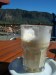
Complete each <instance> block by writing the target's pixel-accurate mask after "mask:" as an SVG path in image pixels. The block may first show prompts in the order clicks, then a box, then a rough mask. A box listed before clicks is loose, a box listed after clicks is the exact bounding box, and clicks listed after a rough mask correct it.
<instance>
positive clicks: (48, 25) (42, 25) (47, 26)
mask: <svg viewBox="0 0 56 75" xmlns="http://www.w3.org/2000/svg"><path fill="white" fill-rule="evenodd" d="M20 26H34V25H32V24H22V25H20ZM35 26H45V27H52V26H51V25H45V24H43V25H38V24H37V25H35Z"/></svg>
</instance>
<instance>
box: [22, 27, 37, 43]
mask: <svg viewBox="0 0 56 75" xmlns="http://www.w3.org/2000/svg"><path fill="white" fill-rule="evenodd" d="M35 38H36V36H35V32H34V30H33V29H32V28H29V29H25V30H24V33H23V36H22V40H23V41H26V42H30V41H31V40H34V39H35Z"/></svg>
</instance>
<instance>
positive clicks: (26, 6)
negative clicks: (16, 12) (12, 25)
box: [2, 0, 56, 14]
mask: <svg viewBox="0 0 56 75" xmlns="http://www.w3.org/2000/svg"><path fill="white" fill-rule="evenodd" d="M2 8H3V9H23V10H28V11H40V12H49V13H55V14H56V0H10V3H9V4H8V5H4V6H3V7H2Z"/></svg>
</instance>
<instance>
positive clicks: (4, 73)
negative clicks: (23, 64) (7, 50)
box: [0, 62, 10, 75]
mask: <svg viewBox="0 0 56 75" xmlns="http://www.w3.org/2000/svg"><path fill="white" fill-rule="evenodd" d="M8 65H9V63H7V62H0V74H1V75H10V74H9V71H8Z"/></svg>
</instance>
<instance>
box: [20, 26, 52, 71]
mask: <svg viewBox="0 0 56 75" xmlns="http://www.w3.org/2000/svg"><path fill="white" fill-rule="evenodd" d="M51 30H52V26H45V25H21V40H22V47H23V49H24V55H23V65H24V69H25V70H26V71H27V72H39V71H41V69H42V68H43V67H44V64H45V59H46V52H47V48H48V46H49V44H50V38H51Z"/></svg>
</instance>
